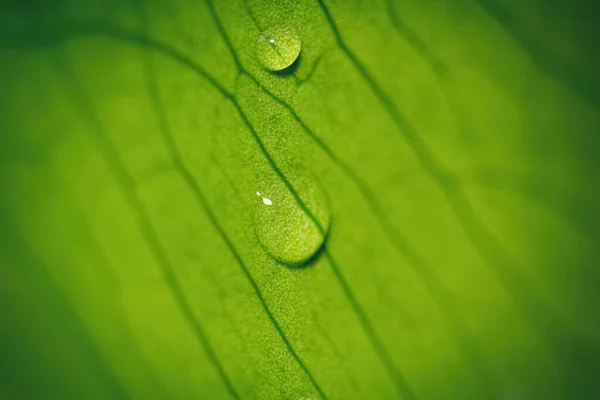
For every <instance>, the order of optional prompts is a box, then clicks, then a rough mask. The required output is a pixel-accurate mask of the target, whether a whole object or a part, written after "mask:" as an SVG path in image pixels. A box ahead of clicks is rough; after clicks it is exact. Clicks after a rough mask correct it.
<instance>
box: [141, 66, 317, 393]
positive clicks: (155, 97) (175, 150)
mask: <svg viewBox="0 0 600 400" xmlns="http://www.w3.org/2000/svg"><path fill="white" fill-rule="evenodd" d="M146 65H147V68H146V78H147V80H148V83H149V94H150V97H151V99H152V106H153V108H154V112H155V114H156V115H157V118H158V124H159V128H160V132H161V136H162V138H163V139H164V141H165V143H166V145H167V150H168V152H169V153H170V155H171V157H172V159H173V165H174V167H175V170H176V171H177V172H178V173H179V174H180V175H181V176H182V177H183V178H184V180H185V182H186V184H187V186H188V187H189V188H190V190H191V191H192V193H193V195H194V198H195V199H196V202H197V203H198V205H199V206H200V207H201V208H202V210H203V211H204V212H205V214H206V215H207V217H208V219H209V220H210V222H211V224H212V225H213V226H214V228H215V229H216V230H217V232H218V233H219V236H220V237H221V239H222V240H223V242H224V243H225V245H226V246H227V248H228V249H229V251H230V252H231V254H232V255H233V257H234V259H235V260H236V262H237V263H238V265H239V266H240V268H241V269H242V272H243V273H244V275H245V277H246V278H247V279H248V282H249V283H250V285H251V286H252V289H253V290H254V293H255V294H256V296H257V297H258V299H259V301H260V303H261V306H262V308H263V309H264V311H265V313H266V314H267V317H268V318H269V320H270V321H271V323H272V324H273V327H274V328H275V330H276V331H277V333H278V334H279V337H280V338H281V340H282V341H283V343H284V345H285V347H286V349H287V351H288V352H289V354H290V355H291V356H292V357H293V358H294V360H295V361H296V363H297V364H298V366H299V367H300V368H301V369H302V371H303V372H304V373H305V374H306V376H307V377H308V378H309V380H310V382H311V384H312V385H313V386H314V387H315V389H316V390H317V391H318V392H319V395H320V396H321V397H322V398H323V399H324V400H326V399H327V396H326V395H325V393H324V392H323V390H322V389H321V387H320V386H319V384H318V383H317V381H316V379H315V378H314V376H313V375H312V373H311V372H310V371H309V369H308V367H307V366H306V364H305V363H304V361H303V360H302V359H301V358H300V356H299V355H298V353H296V350H294V348H293V346H292V344H291V343H290V341H289V339H288V338H287V336H286V334H285V332H284V331H283V329H282V328H281V326H280V325H279V322H278V321H277V319H276V318H275V315H274V314H273V312H272V311H271V309H270V308H269V305H268V304H267V301H266V299H265V298H264V295H263V294H262V291H261V290H260V287H259V286H258V283H257V282H256V280H255V279H254V276H253V275H252V273H251V272H250V270H249V269H248V267H247V266H246V263H245V262H244V261H243V260H242V257H241V256H240V254H239V253H238V251H237V250H236V249H235V246H234V245H233V242H232V241H231V239H230V238H229V236H228V235H227V233H226V232H225V229H224V228H223V227H222V226H221V224H220V223H219V221H218V218H217V216H216V215H215V213H214V211H213V210H212V207H211V206H210V204H209V202H208V200H207V199H206V196H205V195H204V193H203V192H202V190H201V189H200V186H199V184H198V182H197V181H196V179H195V178H194V176H193V174H192V173H191V172H190V170H189V169H188V168H187V166H186V165H185V162H184V161H183V158H182V156H181V150H180V148H179V146H178V144H177V141H176V139H175V137H174V136H173V133H172V131H171V128H170V124H169V122H168V121H167V116H166V115H165V113H164V112H163V110H164V106H163V104H162V101H161V98H160V96H159V93H158V88H157V87H156V83H155V80H154V72H153V69H152V64H151V62H150V60H148V62H147V63H146ZM240 115H243V114H241V112H240Z"/></svg>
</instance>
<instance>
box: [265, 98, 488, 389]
mask: <svg viewBox="0 0 600 400" xmlns="http://www.w3.org/2000/svg"><path fill="white" fill-rule="evenodd" d="M260 88H261V89H262V90H263V91H264V92H265V93H266V94H267V95H268V96H270V97H271V98H272V99H273V100H275V101H276V102H277V103H278V104H279V105H281V106H282V107H283V108H284V109H286V110H287V112H288V113H289V114H290V115H291V116H292V118H293V119H294V120H295V121H296V123H298V125H299V126H300V127H301V128H302V130H303V131H304V132H305V133H306V134H307V135H308V136H309V137H310V138H311V139H312V140H313V141H314V142H315V143H316V144H317V146H318V147H319V148H320V149H321V150H322V151H323V152H324V153H325V154H326V155H327V156H328V157H329V159H330V160H331V161H332V162H333V163H334V164H335V165H337V166H338V168H340V169H341V170H342V171H343V172H344V173H345V174H346V175H347V176H348V178H349V179H350V180H351V181H352V182H353V183H354V185H355V186H356V187H357V189H358V190H359V192H360V193H361V195H362V196H363V197H364V198H365V200H366V202H367V205H368V206H369V208H370V210H371V213H372V214H373V215H374V216H375V218H376V219H377V221H378V223H379V225H380V226H381V227H382V228H383V231H384V233H385V234H386V236H387V237H388V239H389V240H390V241H391V243H392V244H393V245H394V247H395V248H396V249H397V250H398V251H399V253H400V255H401V256H402V257H404V258H405V260H406V261H407V262H408V264H409V266H410V267H411V268H413V270H414V271H415V272H416V273H417V275H418V276H419V278H420V279H421V281H422V282H423V283H424V285H425V288H426V290H427V292H428V293H429V294H430V296H431V297H432V299H433V300H434V301H435V303H436V304H437V306H438V307H439V308H440V310H442V311H443V312H442V315H443V317H444V319H445V323H446V325H447V326H448V329H449V333H450V335H451V336H452V338H453V339H454V341H455V343H456V345H457V346H458V348H459V349H460V350H461V351H462V355H463V357H464V358H465V359H467V360H469V361H471V362H472V364H473V365H474V366H475V368H474V372H475V374H476V375H478V376H479V377H480V379H481V380H482V381H483V382H485V384H484V385H483V388H485V389H486V390H487V388H491V387H496V386H497V385H496V384H493V382H494V380H495V379H494V378H493V373H492V372H491V368H490V366H489V365H488V363H487V361H485V359H484V357H483V355H482V353H481V350H480V349H479V348H478V347H477V345H476V344H475V343H476V342H475V339H474V338H473V337H472V335H471V334H470V333H469V332H468V330H467V329H466V328H465V327H464V326H463V323H462V322H461V321H462V318H460V317H459V315H458V312H457V311H456V310H454V309H453V308H454V306H453V301H452V296H451V295H450V292H449V290H448V288H447V287H446V286H445V285H444V284H443V283H442V282H441V280H440V279H439V278H438V276H437V275H436V274H435V272H434V269H433V267H432V266H431V265H430V264H429V263H428V262H427V261H426V260H425V258H424V257H423V256H422V255H421V254H419V252H418V251H417V250H416V248H415V247H414V246H413V245H412V244H411V243H410V241H409V240H408V239H407V238H406V237H405V236H404V235H403V234H402V233H401V232H399V231H398V230H397V229H396V228H395V227H394V226H393V225H392V223H391V222H390V221H389V218H388V216H387V215H386V213H385V211H384V209H383V207H382V206H381V204H380V203H379V201H378V199H377V196H376V195H375V194H374V193H373V191H372V190H371V189H370V187H369V186H368V185H367V184H366V183H365V182H364V181H363V180H362V178H360V176H359V175H358V174H356V172H355V171H354V170H353V169H352V168H351V167H350V166H349V165H348V164H347V163H346V162H344V161H343V160H342V159H341V158H340V157H338V156H337V154H336V153H335V152H333V150H332V149H331V148H330V147H329V146H328V145H327V144H326V143H325V142H324V141H323V140H322V139H321V138H319V137H318V136H317V135H316V134H315V133H314V132H313V131H312V130H311V129H310V128H309V127H308V126H307V125H306V123H305V122H304V121H303V120H302V119H301V118H300V116H299V115H298V114H297V113H296V111H295V110H294V109H293V108H292V107H291V105H290V104H288V103H286V102H285V101H283V100H281V99H280V98H278V97H277V96H276V95H275V94H273V93H272V92H270V91H269V90H268V89H267V88H265V87H263V86H260ZM332 268H334V269H338V268H337V265H336V264H335V263H334V264H333V265H332ZM335 272H336V276H337V277H338V279H340V284H341V285H342V286H345V287H346V288H347V291H346V290H345V292H347V295H349V296H350V297H352V299H351V304H352V306H353V307H357V315H359V319H360V320H361V321H367V319H366V318H362V317H360V315H366V314H365V313H364V311H362V310H361V309H360V306H359V304H358V302H357V301H356V300H354V296H353V295H352V294H351V291H350V289H349V286H348V284H347V283H346V280H345V279H344V277H343V275H342V273H341V271H339V269H338V270H337V271H335ZM366 330H367V331H369V332H373V333H374V330H373V329H372V328H371V327H369V328H366ZM373 342H380V340H379V339H378V338H377V337H376V335H374V336H373ZM382 348H383V346H380V345H378V349H377V352H378V353H379V352H380V350H381V349H382ZM389 366H390V364H389V363H386V367H389ZM390 371H391V372H392V374H393V375H397V372H393V370H390ZM488 398H492V396H491V394H490V396H489V397H488Z"/></svg>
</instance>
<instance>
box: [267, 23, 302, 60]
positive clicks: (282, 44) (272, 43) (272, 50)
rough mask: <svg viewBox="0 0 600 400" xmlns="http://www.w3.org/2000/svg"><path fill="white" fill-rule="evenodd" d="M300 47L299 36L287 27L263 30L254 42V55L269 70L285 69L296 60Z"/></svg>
mask: <svg viewBox="0 0 600 400" xmlns="http://www.w3.org/2000/svg"><path fill="white" fill-rule="evenodd" d="M301 49H302V42H301V41H300V37H299V36H298V35H297V34H296V32H294V30H293V29H291V28H289V27H277V28H272V29H268V30H266V31H264V32H263V33H262V34H261V35H260V37H259V38H258V42H257V44H256V56H257V57H258V60H259V61H260V63H261V64H262V65H263V66H264V67H265V68H267V69H269V70H271V71H281V70H282V69H286V68H287V67H289V66H290V65H292V64H293V63H294V61H296V59H297V58H298V56H299V55H300V50H301Z"/></svg>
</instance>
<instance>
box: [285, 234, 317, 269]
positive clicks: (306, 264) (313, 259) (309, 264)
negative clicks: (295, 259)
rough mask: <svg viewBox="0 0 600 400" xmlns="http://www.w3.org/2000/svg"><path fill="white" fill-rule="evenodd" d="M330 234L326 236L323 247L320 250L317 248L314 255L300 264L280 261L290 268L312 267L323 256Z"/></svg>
mask: <svg viewBox="0 0 600 400" xmlns="http://www.w3.org/2000/svg"><path fill="white" fill-rule="evenodd" d="M328 236H329V235H327V236H325V239H324V240H323V243H322V244H321V247H319V250H317V251H316V252H315V254H313V255H312V256H310V258H309V259H308V260H306V261H304V262H301V263H298V264H286V263H282V262H281V261H280V264H282V265H283V266H285V267H288V268H290V269H306V268H310V267H312V266H313V265H314V264H315V263H316V262H317V260H318V259H319V258H320V257H321V255H322V254H323V252H324V251H325V246H326V244H327V238H328Z"/></svg>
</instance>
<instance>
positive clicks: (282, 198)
mask: <svg viewBox="0 0 600 400" xmlns="http://www.w3.org/2000/svg"><path fill="white" fill-rule="evenodd" d="M293 178H294V179H292V180H291V182H290V183H291V184H292V186H293V188H294V191H295V192H296V196H295V195H294V194H293V193H292V192H291V191H290V190H289V188H288V187H287V186H286V185H285V183H284V182H283V181H282V180H281V179H280V178H279V177H278V176H277V175H275V174H273V176H271V177H269V179H267V180H265V181H262V182H260V183H259V188H258V190H257V191H256V201H255V202H254V204H253V215H254V228H255V232H256V235H257V238H258V241H259V243H260V245H261V247H262V248H263V250H264V251H265V252H266V253H267V254H268V255H269V256H271V257H272V258H273V259H275V260H277V261H279V262H281V263H282V264H285V265H288V266H291V267H300V266H302V265H304V264H305V263H306V262H307V261H309V260H311V259H312V258H313V257H314V256H315V255H316V254H317V253H318V251H319V250H320V249H321V248H322V246H323V244H324V242H325V240H326V238H327V234H328V232H329V225H330V222H331V211H330V207H329V200H328V198H327V195H326V194H325V192H324V191H323V189H322V188H321V186H320V185H319V184H318V183H317V181H316V180H315V179H312V177H310V176H309V175H308V174H305V173H300V174H296V175H295V176H294V177H293Z"/></svg>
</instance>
